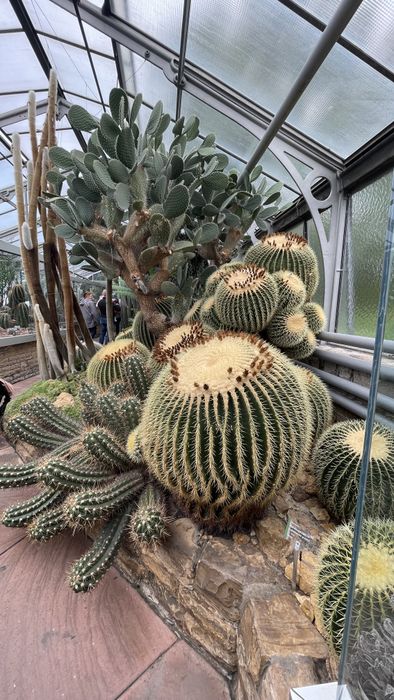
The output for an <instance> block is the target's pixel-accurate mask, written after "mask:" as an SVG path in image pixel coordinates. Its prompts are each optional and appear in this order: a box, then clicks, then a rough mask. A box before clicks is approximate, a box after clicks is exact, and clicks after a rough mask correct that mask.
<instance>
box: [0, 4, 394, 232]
mask: <svg viewBox="0 0 394 700" xmlns="http://www.w3.org/2000/svg"><path fill="white" fill-rule="evenodd" d="M354 4H355V5H357V0H355V3H354ZM339 5H340V0H331V1H330V2H327V1H326V0H191V2H190V0H105V1H104V2H102V0H80V1H77V0H2V1H1V10H0V20H1V21H0V33H1V43H0V61H1V66H2V70H1V73H0V242H1V241H6V242H8V243H9V244H16V243H17V241H18V233H17V229H16V211H15V203H14V192H13V172H12V155H11V152H10V136H11V135H12V133H13V132H15V131H18V132H19V133H20V134H21V140H22V147H23V152H24V155H25V157H26V160H27V159H28V158H29V157H30V144H29V136H28V125H27V121H26V111H25V109H24V108H25V106H26V101H27V96H28V91H29V90H31V89H33V90H35V91H36V93H37V102H38V106H39V110H38V111H39V112H41V114H39V116H38V118H37V124H38V126H39V127H40V126H41V125H42V123H43V119H44V112H45V108H46V90H47V76H48V73H49V69H50V68H51V67H53V68H55V69H56V72H57V75H58V80H59V86H60V95H61V99H60V102H59V122H58V143H59V145H61V146H64V147H65V148H68V149H71V148H81V145H82V147H83V143H84V137H83V135H81V134H77V133H75V132H74V131H73V130H72V129H71V128H70V125H69V123H68V121H67V118H66V116H65V114H66V111H67V105H68V103H78V104H81V105H83V106H84V107H85V108H86V109H88V110H89V111H90V112H91V113H92V114H95V115H97V114H99V113H100V112H102V110H103V109H104V108H105V106H106V103H105V100H106V99H107V96H108V93H109V91H110V89H111V88H112V87H113V86H115V85H121V86H122V87H123V88H124V89H125V90H126V91H127V92H128V93H129V95H130V96H131V97H133V96H134V95H135V94H136V93H138V92H142V93H143V95H144V105H143V109H142V110H141V117H140V118H141V119H142V121H145V120H147V118H148V116H149V113H150V110H151V108H152V106H153V105H154V104H155V102H156V101H157V100H159V99H161V100H162V101H163V103H164V108H165V110H166V111H168V112H169V113H170V115H171V117H172V118H173V119H175V118H176V116H177V114H178V113H179V110H180V111H181V112H182V114H185V116H189V115H190V114H196V115H197V116H199V117H200V122H201V130H202V133H203V135H205V134H206V133H208V132H214V133H215V134H216V138H217V144H218V146H219V147H220V148H222V149H223V150H224V151H225V152H226V153H227V154H228V155H229V157H230V165H231V166H234V167H237V168H238V170H239V171H241V170H243V168H244V165H245V163H246V162H247V161H248V159H249V158H250V156H251V155H252V153H253V152H254V151H255V149H256V147H257V145H258V143H259V139H260V138H261V136H262V134H263V133H264V130H265V129H266V128H267V126H268V124H269V123H270V121H271V120H272V117H273V115H274V114H275V113H276V112H277V111H278V109H279V108H280V106H281V105H282V103H283V101H284V100H285V99H286V97H287V95H288V93H289V91H290V90H291V88H292V86H293V85H294V83H295V81H296V79H297V77H298V75H299V74H300V72H301V70H302V68H303V66H304V65H305V63H306V62H307V60H308V57H309V56H310V54H311V52H312V51H313V49H314V48H315V46H316V44H317V42H318V41H319V38H320V37H321V35H322V32H323V31H324V29H325V27H326V24H327V23H329V22H330V20H331V18H332V16H333V15H334V13H335V12H336V10H337V9H338V7H339ZM393 35H394V2H393V0H363V2H361V5H360V6H359V8H358V9H357V11H356V12H355V14H354V15H353V17H352V19H351V20H350V22H349V23H348V25H347V26H346V28H345V29H344V31H343V33H342V35H341V36H340V37H339V39H338V41H337V43H336V44H335V45H334V46H333V48H332V50H331V51H330V53H329V54H328V56H327V57H326V59H325V60H324V61H323V63H322V65H321V66H320V68H319V69H318V70H317V72H316V73H315V75H314V77H313V78H312V80H311V81H310V83H309V85H308V86H307V87H306V89H305V91H304V92H303V94H301V95H300V97H299V99H298V101H297V102H296V104H295V106H294V108H293V109H292V110H291V112H290V114H289V115H288V117H287V120H286V122H285V124H283V126H282V128H281V130H280V131H279V134H278V135H279V137H280V136H281V135H282V136H283V138H284V139H286V142H287V143H291V144H292V146H293V151H292V155H291V158H292V159H293V163H294V164H295V165H296V167H297V168H298V169H300V168H304V171H305V170H306V171H308V165H306V164H305V160H304V161H302V159H300V161H297V157H296V155H295V153H296V152H297V148H300V149H301V150H302V153H304V154H305V153H306V154H307V155H308V156H309V157H311V158H312V159H314V158H315V159H317V160H318V161H319V162H321V163H325V162H327V163H330V166H331V167H335V168H337V169H338V170H341V169H342V168H343V167H344V165H345V164H346V161H347V160H348V159H350V158H351V156H352V154H353V153H354V152H356V151H358V150H359V149H360V148H362V147H363V146H364V144H366V143H368V142H370V141H371V140H374V139H376V136H377V134H380V133H382V132H384V131H387V129H390V128H392V121H393V114H394V80H393V78H394V43H393V41H392V37H393ZM178 72H180V73H181V81H180V87H178V82H179V81H177V73H178ZM253 124H254V128H252V126H253ZM251 125H252V126H251ZM294 149H295V150H294ZM273 150H275V149H273ZM273 150H267V151H266V152H265V153H264V155H263V158H262V161H261V162H262V165H263V168H264V173H265V175H266V176H267V178H268V179H269V180H272V182H275V181H277V180H280V181H282V182H283V183H284V185H285V187H284V190H283V198H282V203H283V202H284V203H288V202H292V201H294V200H296V199H297V198H298V197H299V196H300V189H299V187H298V186H297V184H296V183H295V182H294V180H293V178H292V177H291V176H290V175H289V172H288V170H287V169H285V168H284V167H283V165H282V163H281V162H280V160H279V159H278V157H277V156H276V155H275V154H274V152H273ZM301 161H302V162H301Z"/></svg>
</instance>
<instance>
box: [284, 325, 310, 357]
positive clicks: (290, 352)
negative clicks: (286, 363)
mask: <svg viewBox="0 0 394 700" xmlns="http://www.w3.org/2000/svg"><path fill="white" fill-rule="evenodd" d="M315 350H316V336H315V334H314V333H312V331H311V330H309V329H308V330H307V332H306V334H305V336H304V337H303V339H302V340H301V342H300V343H298V344H297V345H293V347H291V348H286V355H287V356H288V357H290V358H291V359H292V360H303V359H305V358H306V357H309V356H310V355H312V353H314V352H315Z"/></svg>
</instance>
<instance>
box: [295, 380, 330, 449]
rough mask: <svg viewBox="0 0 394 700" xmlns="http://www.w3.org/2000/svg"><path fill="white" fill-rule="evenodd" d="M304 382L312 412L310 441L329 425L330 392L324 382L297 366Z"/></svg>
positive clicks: (316, 437) (315, 438)
mask: <svg viewBox="0 0 394 700" xmlns="http://www.w3.org/2000/svg"><path fill="white" fill-rule="evenodd" d="M297 371H298V372H299V374H300V376H301V379H302V381H303V382H304V385H305V389H306V393H307V395H308V399H309V403H310V407H311V412H312V421H311V425H312V443H313V442H314V441H315V440H317V439H318V438H319V437H320V435H321V434H322V433H323V432H324V431H325V430H326V429H327V428H328V427H329V426H330V425H331V423H332V414H333V406H332V399H331V395H330V392H329V391H328V389H327V387H326V385H325V384H324V382H323V381H322V380H321V379H319V377H317V376H316V374H314V373H313V372H311V371H310V370H309V369H305V368H304V367H297Z"/></svg>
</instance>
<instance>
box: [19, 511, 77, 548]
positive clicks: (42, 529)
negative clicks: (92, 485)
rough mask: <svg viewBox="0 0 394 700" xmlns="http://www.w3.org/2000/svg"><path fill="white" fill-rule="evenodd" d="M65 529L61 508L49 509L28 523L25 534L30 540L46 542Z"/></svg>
mask: <svg viewBox="0 0 394 700" xmlns="http://www.w3.org/2000/svg"><path fill="white" fill-rule="evenodd" d="M66 527H67V522H66V520H65V517H64V512H63V506H57V507H55V508H50V509H49V510H47V511H45V512H44V513H42V514H41V515H38V516H37V517H36V518H34V520H32V521H31V522H30V524H29V525H28V527H27V533H28V535H29V537H30V538H31V539H32V540H36V541H37V542H48V540H51V539H52V538H53V537H55V536H56V535H59V534H60V533H61V532H63V530H65V529H66Z"/></svg>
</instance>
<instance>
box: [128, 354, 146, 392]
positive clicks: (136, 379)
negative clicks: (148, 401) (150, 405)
mask: <svg viewBox="0 0 394 700" xmlns="http://www.w3.org/2000/svg"><path fill="white" fill-rule="evenodd" d="M121 376H122V379H123V382H124V384H125V386H126V387H127V388H128V389H129V391H130V392H131V393H132V394H134V395H135V396H136V397H137V398H139V399H141V400H142V401H143V400H144V399H145V397H146V395H147V393H148V389H149V377H148V371H147V369H146V361H143V360H142V358H141V357H138V356H137V355H132V356H131V357H127V358H125V360H124V362H123V365H122V368H121Z"/></svg>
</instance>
